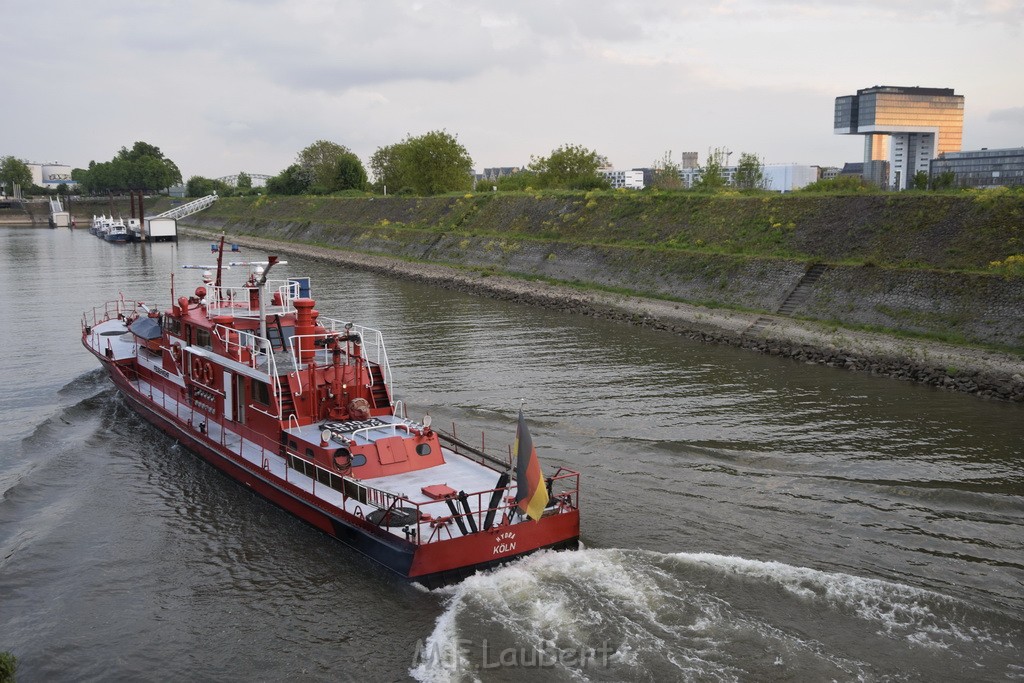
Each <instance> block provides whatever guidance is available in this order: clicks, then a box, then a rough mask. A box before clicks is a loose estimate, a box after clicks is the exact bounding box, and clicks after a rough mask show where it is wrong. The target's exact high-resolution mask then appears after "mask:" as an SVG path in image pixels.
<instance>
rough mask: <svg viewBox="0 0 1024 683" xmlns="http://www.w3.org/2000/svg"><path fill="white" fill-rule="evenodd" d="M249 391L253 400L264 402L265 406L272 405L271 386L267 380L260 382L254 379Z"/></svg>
mask: <svg viewBox="0 0 1024 683" xmlns="http://www.w3.org/2000/svg"><path fill="white" fill-rule="evenodd" d="M249 387H250V388H249V393H251V394H252V400H253V401H255V402H256V403H262V404H263V405H265V406H269V405H270V387H269V386H267V383H266V382H260V381H259V380H255V379H254V380H252V381H251V383H250V384H249Z"/></svg>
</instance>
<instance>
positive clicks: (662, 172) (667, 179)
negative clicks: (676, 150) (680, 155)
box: [651, 150, 683, 190]
mask: <svg viewBox="0 0 1024 683" xmlns="http://www.w3.org/2000/svg"><path fill="white" fill-rule="evenodd" d="M653 168H654V180H653V181H652V183H651V187H654V188H656V189H659V190H678V189H680V188H681V187H682V186H683V179H682V177H681V176H680V175H679V164H677V163H676V162H674V161H673V160H672V150H668V151H667V152H665V156H663V157H662V158H661V159H658V160H657V161H655V162H654V164H653Z"/></svg>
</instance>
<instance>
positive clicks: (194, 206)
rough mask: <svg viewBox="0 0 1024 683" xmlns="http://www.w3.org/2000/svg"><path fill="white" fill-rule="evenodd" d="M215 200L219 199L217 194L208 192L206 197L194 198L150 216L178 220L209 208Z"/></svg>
mask: <svg viewBox="0 0 1024 683" xmlns="http://www.w3.org/2000/svg"><path fill="white" fill-rule="evenodd" d="M215 201H217V195H216V194H208V195H206V196H205V197H200V198H199V199H194V200H192V201H190V202H189V203H187V204H182V205H181V206H176V207H174V208H173V209H171V210H170V211H164V212H163V213H161V214H157V215H156V216H150V218H173V219H175V220H178V219H179V218H184V217H185V216H191V215H192V214H194V213H199V212H200V211H202V210H203V209H205V208H208V207H209V206H210V205H211V204H213V203H214V202H215Z"/></svg>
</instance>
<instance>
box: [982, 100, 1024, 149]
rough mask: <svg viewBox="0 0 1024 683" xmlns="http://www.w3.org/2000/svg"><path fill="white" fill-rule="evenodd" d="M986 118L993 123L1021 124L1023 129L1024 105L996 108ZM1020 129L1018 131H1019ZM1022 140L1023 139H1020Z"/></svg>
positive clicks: (1023, 129)
mask: <svg viewBox="0 0 1024 683" xmlns="http://www.w3.org/2000/svg"><path fill="white" fill-rule="evenodd" d="M988 120H989V121H991V122H993V123H1008V124H1010V125H1012V126H1021V127H1022V129H1021V130H1022V131H1024V107H1010V108H1009V109H996V110H994V111H992V112H991V113H989V115H988ZM1020 132H1021V131H1018V133H1020ZM1022 142H1024V140H1022Z"/></svg>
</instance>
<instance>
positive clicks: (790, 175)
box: [762, 164, 818, 192]
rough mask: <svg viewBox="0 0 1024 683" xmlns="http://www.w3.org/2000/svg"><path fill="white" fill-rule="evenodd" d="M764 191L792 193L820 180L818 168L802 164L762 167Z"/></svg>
mask: <svg viewBox="0 0 1024 683" xmlns="http://www.w3.org/2000/svg"><path fill="white" fill-rule="evenodd" d="M762 170H763V171H764V181H765V184H764V189H766V190H773V191H775V192H792V191H793V190H799V189H800V188H801V187H806V186H807V185H810V184H811V183H813V182H815V181H816V180H817V179H818V167H817V166H804V165H801V164H770V165H766V166H764V167H762Z"/></svg>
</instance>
